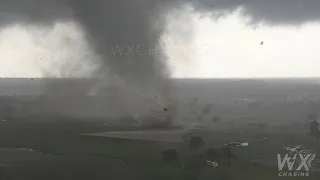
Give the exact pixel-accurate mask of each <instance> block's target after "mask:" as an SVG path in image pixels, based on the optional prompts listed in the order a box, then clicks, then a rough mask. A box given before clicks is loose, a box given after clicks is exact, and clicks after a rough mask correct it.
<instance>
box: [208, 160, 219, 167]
mask: <svg viewBox="0 0 320 180" xmlns="http://www.w3.org/2000/svg"><path fill="white" fill-rule="evenodd" d="M206 164H207V165H208V166H211V167H218V166H219V163H216V162H213V161H209V160H207V161H206Z"/></svg>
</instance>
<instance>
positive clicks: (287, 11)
mask: <svg viewBox="0 0 320 180" xmlns="http://www.w3.org/2000/svg"><path fill="white" fill-rule="evenodd" d="M187 1H190V2H191V3H192V4H194V6H195V7H196V8H197V9H198V10H200V11H214V10H234V9H236V8H238V7H240V6H242V7H243V8H244V9H245V13H247V14H248V15H250V16H251V17H252V20H253V21H261V20H262V21H266V22H269V23H276V24H302V23H305V22H309V21H318V20H320V11H319V9H320V1H319V0H187Z"/></svg>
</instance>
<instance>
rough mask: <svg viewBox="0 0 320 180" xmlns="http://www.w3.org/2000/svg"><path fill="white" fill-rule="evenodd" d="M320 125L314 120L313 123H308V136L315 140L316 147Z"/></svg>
mask: <svg viewBox="0 0 320 180" xmlns="http://www.w3.org/2000/svg"><path fill="white" fill-rule="evenodd" d="M319 128H320V124H319V123H318V121H316V120H314V121H311V123H310V134H311V135H312V136H314V137H316V138H317V145H318V142H319V135H320V131H319V130H320V129H319Z"/></svg>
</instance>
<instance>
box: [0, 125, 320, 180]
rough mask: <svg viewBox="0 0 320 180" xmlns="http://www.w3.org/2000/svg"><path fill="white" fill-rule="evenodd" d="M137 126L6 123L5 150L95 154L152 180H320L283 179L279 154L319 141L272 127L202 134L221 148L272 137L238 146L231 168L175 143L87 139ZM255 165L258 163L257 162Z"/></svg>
mask: <svg viewBox="0 0 320 180" xmlns="http://www.w3.org/2000/svg"><path fill="white" fill-rule="evenodd" d="M132 129H135V128H132V127H123V126H122V127H108V126H103V123H102V122H95V123H92V122H82V121H51V122H21V121H8V122H6V123H1V124H0V147H2V148H8V147H11V148H32V149H35V150H37V151H40V152H42V153H44V154H55V155H89V156H101V157H111V158H117V159H121V160H123V161H125V162H126V163H128V164H130V165H133V166H135V167H137V169H138V170H139V172H141V173H142V174H143V177H144V178H145V179H148V180H153V179H154V180H179V179H191V178H192V177H197V178H198V179H203V180H206V179H210V180H211V179H219V180H220V179H221V180H233V179H235V180H242V179H243V180H248V179H259V180H274V179H319V177H320V174H319V173H316V172H313V173H311V176H310V177H287V178H285V177H278V175H277V166H276V165H277V161H276V154H278V153H282V152H284V150H283V148H284V147H287V146H293V145H296V144H303V145H304V146H305V147H307V148H309V149H313V150H315V151H317V152H318V154H319V153H320V151H319V148H317V146H316V143H315V139H314V138H312V137H310V136H308V135H307V134H306V133H289V132H285V133H284V132H282V131H279V132H276V131H274V130H269V129H254V128H253V129H248V130H246V131H245V132H241V133H240V132H238V131H236V130H225V131H218V132H198V133H197V134H198V135H201V136H202V137H203V138H204V140H205V143H206V145H214V146H215V145H216V146H217V145H221V144H224V143H229V142H233V141H250V140H255V139H259V138H261V137H267V138H268V141H257V142H254V143H250V144H249V147H246V148H234V149H233V153H234V154H235V155H236V157H237V159H235V160H233V161H232V162H231V166H224V165H222V166H220V167H219V168H212V167H209V166H207V165H205V163H203V162H198V161H197V157H201V155H202V154H201V152H193V151H190V150H188V148H187V146H186V144H183V143H170V142H150V141H140V140H128V139H116V138H106V137H94V136H84V135H81V134H83V133H94V132H104V131H114V130H117V131H119V130H132ZM168 148H176V149H178V150H179V151H180V158H179V161H178V162H174V163H167V162H164V161H163V160H162V158H161V152H162V151H163V150H165V149H168ZM253 161H254V163H253Z"/></svg>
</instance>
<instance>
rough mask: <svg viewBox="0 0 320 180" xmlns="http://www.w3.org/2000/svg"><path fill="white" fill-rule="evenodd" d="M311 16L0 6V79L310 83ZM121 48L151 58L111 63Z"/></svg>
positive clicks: (195, 1)
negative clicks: (99, 75) (152, 51)
mask: <svg viewBox="0 0 320 180" xmlns="http://www.w3.org/2000/svg"><path fill="white" fill-rule="evenodd" d="M187 3H189V4H190V3H191V5H190V6H180V5H181V4H187ZM319 9H320V1H317V0H268V1H263V0H162V1H156V0H136V1H132V0H91V1H88V0H86V1H85V0H0V13H1V16H0V17H1V18H0V24H1V25H2V26H1V27H2V28H1V30H0V76H3V77H5V76H7V77H21V76H22V77H24V76H39V77H41V76H47V75H50V76H58V77H59V76H88V75H91V74H92V72H96V70H97V67H101V66H102V67H106V68H107V71H112V72H114V73H116V74H118V75H120V76H123V77H124V78H126V79H130V80H133V81H135V80H139V81H140V80H141V79H145V80H142V81H147V79H148V78H150V77H154V76H166V74H167V72H168V69H170V70H172V74H173V75H174V76H178V77H191V76H194V77H234V76H236V77H246V76H249V77H260V76H263V77H264V76H266V77H272V76H289V77H290V76H291V77H292V76H320V71H319V70H318V69H319V68H320V63H319V62H318V61H317V59H318V58H320V53H318V52H317V49H316V47H317V42H318V40H320V39H318V38H317V37H318V35H317V32H319V30H320V27H319V26H318V23H317V22H316V21H318V20H319V18H320V11H318V10H319ZM166 18H167V19H166ZM166 20H167V21H166ZM252 22H253V24H252ZM252 25H254V26H252ZM262 41H263V42H264V44H263V46H262V45H260V43H261V42H262ZM159 42H163V44H164V46H161V47H163V49H164V51H161V49H159V47H158V46H157V45H158V43H159ZM121 44H122V45H123V44H125V45H128V46H132V45H136V47H135V48H137V46H138V45H145V46H150V48H154V47H158V51H157V54H156V56H136V55H129V56H124V55H119V54H118V55H114V54H113V55H111V54H112V50H113V48H114V46H115V45H121ZM127 50H128V49H127ZM135 50H137V49H135ZM108 56H109V57H108ZM167 63H168V64H169V66H166V64H167ZM88 66H90V68H88ZM100 70H101V69H100ZM103 70H105V69H104V68H103ZM98 72H101V71H98Z"/></svg>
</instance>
